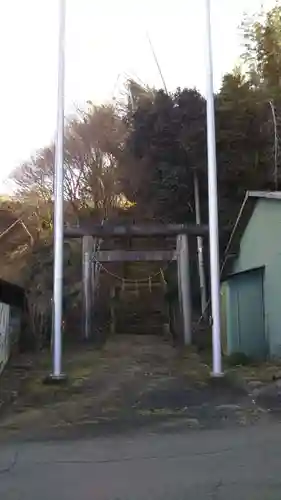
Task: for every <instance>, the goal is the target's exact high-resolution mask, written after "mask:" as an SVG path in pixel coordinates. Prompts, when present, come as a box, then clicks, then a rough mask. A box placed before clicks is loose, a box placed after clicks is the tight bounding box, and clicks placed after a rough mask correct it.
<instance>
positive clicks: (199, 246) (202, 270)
mask: <svg viewBox="0 0 281 500" xmlns="http://www.w3.org/2000/svg"><path fill="white" fill-rule="evenodd" d="M193 178H194V199H195V218H196V224H197V225H200V224H201V210H200V193H199V182H198V175H197V172H196V171H194V174H193ZM197 253H198V273H199V284H200V295H201V313H202V316H203V317H205V315H206V312H207V287H206V279H205V266H204V254H203V238H202V236H197Z"/></svg>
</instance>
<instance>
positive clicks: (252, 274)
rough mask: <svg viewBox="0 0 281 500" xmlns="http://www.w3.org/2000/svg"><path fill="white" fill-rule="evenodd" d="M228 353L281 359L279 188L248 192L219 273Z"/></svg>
mask: <svg viewBox="0 0 281 500" xmlns="http://www.w3.org/2000/svg"><path fill="white" fill-rule="evenodd" d="M221 314H222V335H223V348H224V350H225V352H226V354H228V355H230V354H233V353H244V354H246V355H247V356H249V357H250V358H252V359H265V358H267V357H279V358H280V357H281V192H259V191H253V192H248V193H247V194H246V197H245V199H244V202H243V204H242V207H241V209H240V213H239V216H238V218H237V221H236V223H235V227H234V229H233V232H232V234H231V237H230V240H229V243H228V246H227V249H226V252H225V261H224V266H223V271H222V286H221Z"/></svg>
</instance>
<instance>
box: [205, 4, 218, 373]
mask: <svg viewBox="0 0 281 500" xmlns="http://www.w3.org/2000/svg"><path fill="white" fill-rule="evenodd" d="M205 11H206V12H205V13H206V28H205V29H206V84H207V89H206V90H207V92H206V97H207V142H208V196H209V232H210V235H209V240H210V273H211V302H212V341H213V344H212V345H213V376H215V377H219V376H221V375H222V362H221V331H220V268H219V230H218V192H217V158H216V131H215V108H214V88H213V61H212V38H211V7H210V0H205Z"/></svg>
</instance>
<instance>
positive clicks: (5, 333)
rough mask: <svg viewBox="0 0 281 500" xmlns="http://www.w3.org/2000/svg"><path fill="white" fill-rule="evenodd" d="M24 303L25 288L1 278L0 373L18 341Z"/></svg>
mask: <svg viewBox="0 0 281 500" xmlns="http://www.w3.org/2000/svg"><path fill="white" fill-rule="evenodd" d="M24 304H25V293H24V290H23V289H22V288H21V287H19V286H18V285H15V284H13V283H8V282H7V281H4V280H2V279H0V374H1V372H2V371H3V369H4V367H5V365H6V364H7V362H8V360H9V357H10V355H11V353H12V351H13V349H14V348H15V346H16V345H17V343H18V340H19V336H20V330H21V321H22V315H23V310H24Z"/></svg>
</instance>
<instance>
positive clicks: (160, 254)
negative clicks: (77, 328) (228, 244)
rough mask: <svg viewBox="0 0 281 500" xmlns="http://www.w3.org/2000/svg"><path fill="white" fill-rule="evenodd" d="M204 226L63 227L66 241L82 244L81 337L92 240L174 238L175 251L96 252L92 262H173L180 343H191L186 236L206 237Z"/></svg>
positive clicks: (86, 330)
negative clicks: (175, 262) (71, 239)
mask: <svg viewBox="0 0 281 500" xmlns="http://www.w3.org/2000/svg"><path fill="white" fill-rule="evenodd" d="M207 234H208V226H205V225H188V224H166V225H164V224H157V225H155V224H145V225H137V224H130V225H116V224H114V225H113V224H110V223H105V224H103V225H101V224H100V225H92V226H83V227H82V226H81V227H67V228H65V230H64V236H65V237H66V238H82V241H83V244H82V247H83V250H82V252H83V308H84V316H85V321H84V334H85V338H89V336H90V331H91V323H90V317H91V307H92V305H91V295H92V294H91V279H92V238H100V239H102V240H105V239H108V238H114V237H118V238H120V237H124V238H126V237H136V238H137V237H141V238H144V237H145V238H149V237H154V238H155V237H163V236H164V237H167V236H175V237H176V238H177V245H176V249H175V250H139V251H138V250H98V251H97V253H96V256H95V258H96V260H97V261H99V262H101V263H104V262H126V261H127V262H140V261H150V262H152V261H171V260H176V261H177V268H178V296H179V302H180V303H179V305H180V311H181V314H182V319H183V338H184V344H185V345H189V344H190V343H191V331H192V326H191V320H192V315H191V313H192V306H191V288H190V264H189V260H190V257H189V237H190V236H206V235H207Z"/></svg>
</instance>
